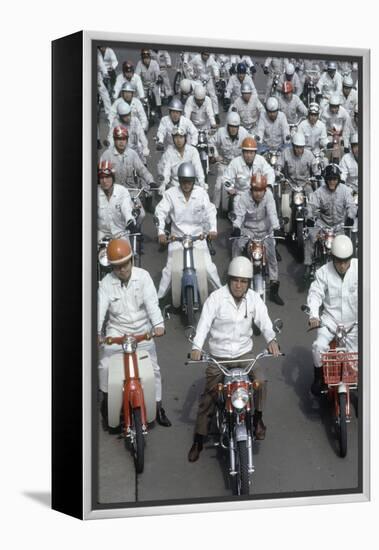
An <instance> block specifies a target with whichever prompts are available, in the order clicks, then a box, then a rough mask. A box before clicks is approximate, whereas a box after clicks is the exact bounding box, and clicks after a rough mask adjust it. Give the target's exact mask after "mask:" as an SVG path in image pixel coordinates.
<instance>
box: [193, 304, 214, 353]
mask: <svg viewBox="0 0 379 550" xmlns="http://www.w3.org/2000/svg"><path fill="white" fill-rule="evenodd" d="M215 316H216V303H215V298H214V294H211V295H210V296H208V298H207V299H206V300H205V303H204V305H203V309H202V311H201V315H200V319H199V322H198V323H197V327H196V335H195V338H194V339H193V346H192V349H203V346H204V342H205V339H206V337H207V336H208V333H209V331H210V328H211V326H212V323H213V321H214V319H215Z"/></svg>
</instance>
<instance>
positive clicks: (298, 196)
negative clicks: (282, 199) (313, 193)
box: [293, 192, 304, 206]
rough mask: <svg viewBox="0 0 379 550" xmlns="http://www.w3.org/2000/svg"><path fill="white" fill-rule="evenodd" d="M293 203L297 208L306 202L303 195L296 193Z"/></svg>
mask: <svg viewBox="0 0 379 550" xmlns="http://www.w3.org/2000/svg"><path fill="white" fill-rule="evenodd" d="M293 202H294V203H295V204H296V206H300V204H303V202H304V195H303V193H300V192H298V193H294V195H293Z"/></svg>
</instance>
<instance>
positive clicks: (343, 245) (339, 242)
mask: <svg viewBox="0 0 379 550" xmlns="http://www.w3.org/2000/svg"><path fill="white" fill-rule="evenodd" d="M331 253H332V255H333V256H334V257H335V258H338V259H339V260H348V259H349V258H351V257H352V255H353V243H352V242H351V239H349V237H347V236H346V235H337V236H336V237H335V238H334V241H333V243H332V248H331Z"/></svg>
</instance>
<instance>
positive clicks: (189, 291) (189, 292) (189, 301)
mask: <svg viewBox="0 0 379 550" xmlns="http://www.w3.org/2000/svg"><path fill="white" fill-rule="evenodd" d="M193 302H194V296H193V287H192V286H187V287H186V306H187V321H188V325H189V326H191V327H194V326H195V313H194V310H193Z"/></svg>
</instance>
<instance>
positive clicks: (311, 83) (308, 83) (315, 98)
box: [302, 69, 320, 109]
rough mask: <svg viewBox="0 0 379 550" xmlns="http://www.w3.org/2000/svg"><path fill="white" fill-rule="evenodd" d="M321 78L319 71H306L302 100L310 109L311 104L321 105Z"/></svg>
mask: <svg viewBox="0 0 379 550" xmlns="http://www.w3.org/2000/svg"><path fill="white" fill-rule="evenodd" d="M319 77H320V73H319V71H317V70H314V69H308V70H307V71H306V75H305V82H304V91H303V94H302V99H303V102H304V104H305V106H306V107H307V108H308V109H309V105H310V104H311V103H319V101H320V93H319V91H318V89H317V82H318V80H319Z"/></svg>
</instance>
